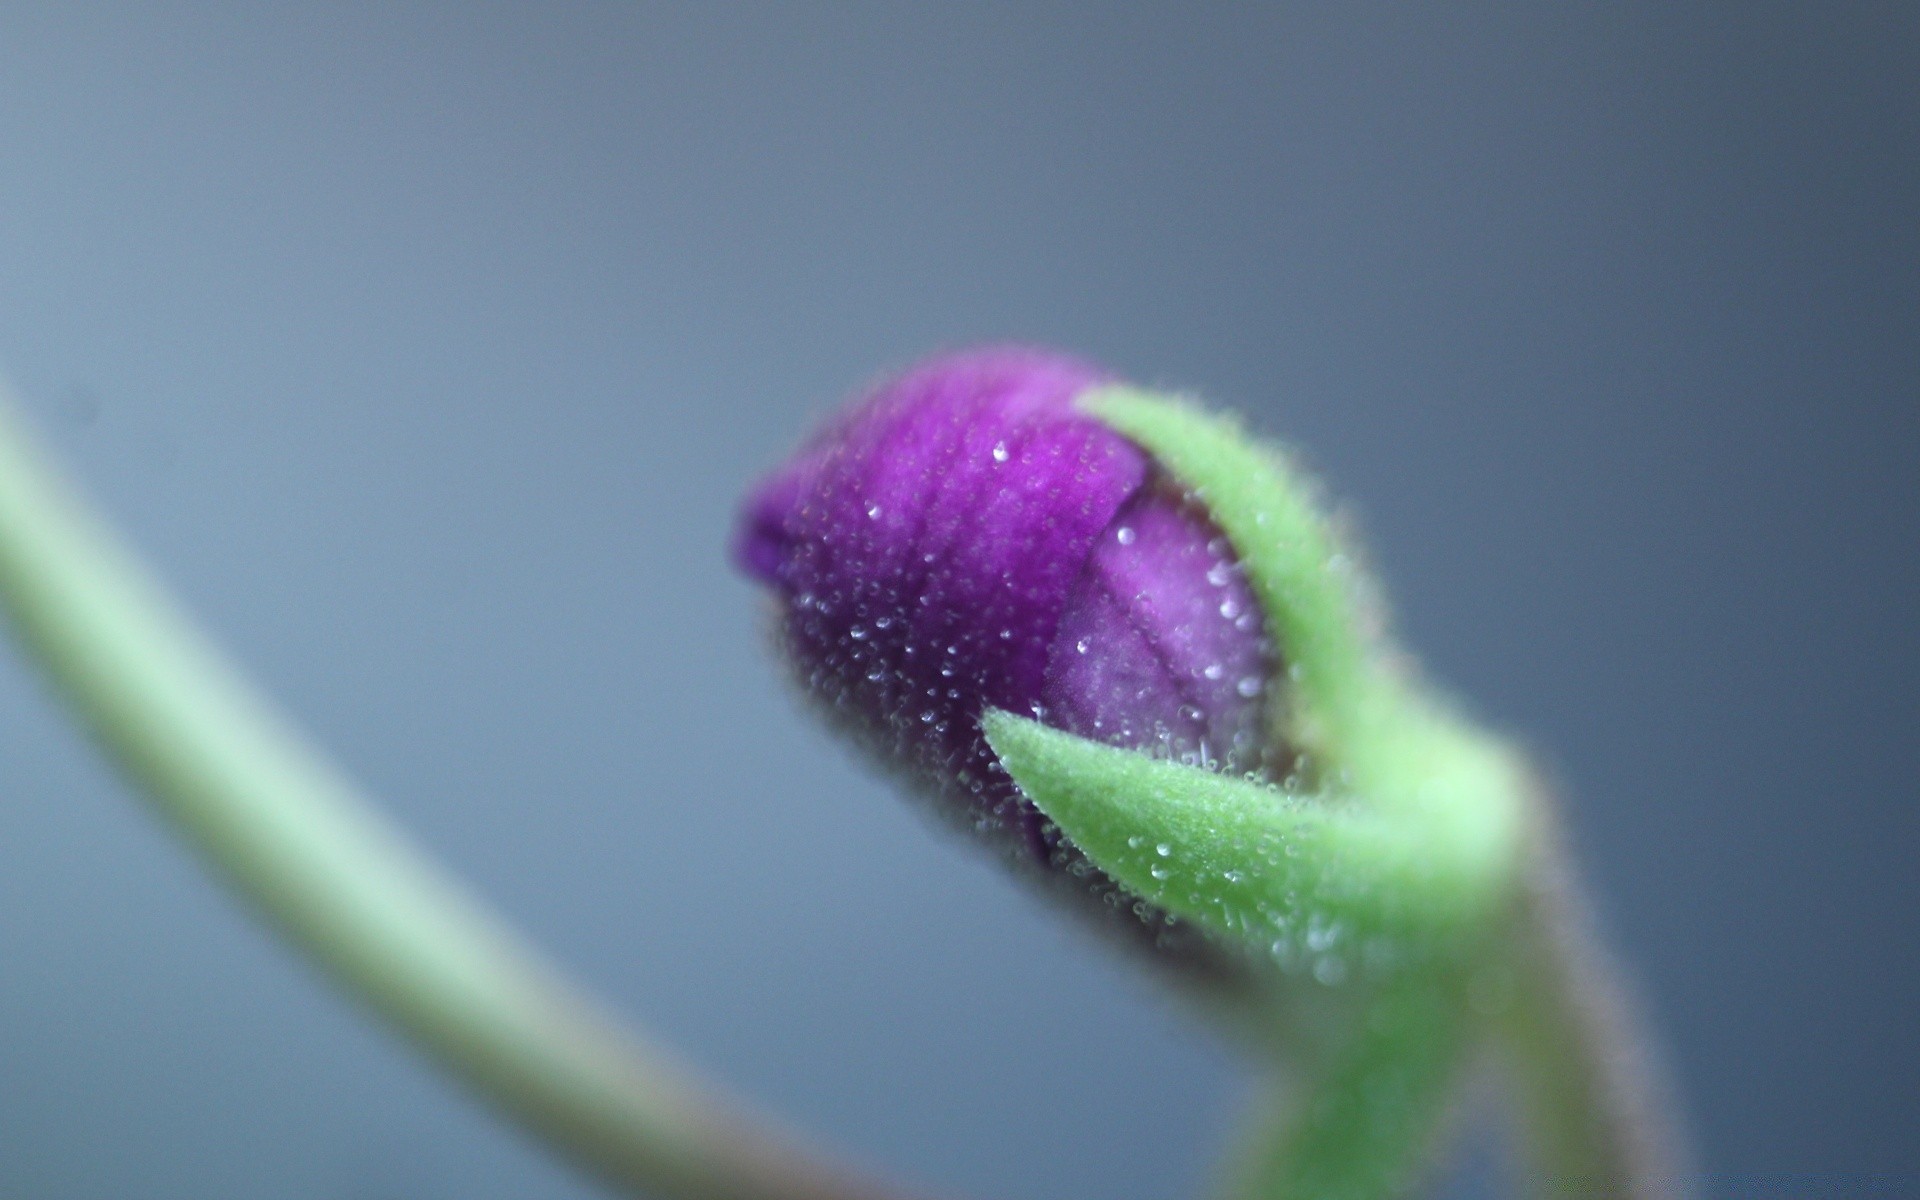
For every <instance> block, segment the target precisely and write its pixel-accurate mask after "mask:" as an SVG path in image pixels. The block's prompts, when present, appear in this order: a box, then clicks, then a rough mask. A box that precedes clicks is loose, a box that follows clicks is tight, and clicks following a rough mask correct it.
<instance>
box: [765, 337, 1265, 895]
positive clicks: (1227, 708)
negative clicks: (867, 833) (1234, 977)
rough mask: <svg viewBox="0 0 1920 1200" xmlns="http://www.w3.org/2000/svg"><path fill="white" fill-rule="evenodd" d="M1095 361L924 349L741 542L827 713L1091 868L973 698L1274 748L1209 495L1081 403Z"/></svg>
mask: <svg viewBox="0 0 1920 1200" xmlns="http://www.w3.org/2000/svg"><path fill="white" fill-rule="evenodd" d="M1108 382H1111V379H1110V377H1109V376H1107V375H1106V374H1105V373H1103V372H1102V371H1100V370H1099V369H1097V368H1095V367H1092V366H1090V365H1088V364H1086V363H1083V362H1079V361H1077V360H1074V359H1071V358H1067V357H1063V356H1061V355H1057V354H1053V353H1048V352H1044V351H1039V350H1031V349H1022V348H1006V347H999V348H989V349H982V350H974V351H969V352H964V353H959V354H954V355H951V356H947V357H942V358H937V359H934V360H932V361H930V362H927V363H925V364H923V365H921V366H920V367H918V368H916V369H914V370H912V371H910V372H909V373H907V374H906V375H904V376H902V377H900V378H898V379H895V380H893V381H891V382H889V383H886V384H884V385H882V386H881V387H880V388H878V389H877V390H876V391H875V392H873V393H872V394H871V395H870V396H868V397H866V398H865V399H864V400H862V401H860V402H858V403H856V404H855V405H853V406H852V407H851V408H850V409H849V410H847V411H846V412H844V413H842V414H840V415H839V416H838V417H836V418H835V419H834V420H832V421H831V422H830V423H829V424H828V425H827V426H826V427H825V429H823V430H822V431H821V432H820V433H819V434H818V435H816V437H815V438H814V439H813V440H812V441H811V442H809V443H808V444H807V445H806V446H804V447H803V448H802V449H801V450H800V452H799V453H798V454H797V455H796V456H795V457H794V458H793V459H792V460H791V461H790V462H788V463H787V464H786V465H785V466H783V467H781V468H780V469H779V470H778V471H776V472H775V473H774V474H773V475H772V476H771V477H770V478H769V479H767V480H766V481H765V482H763V483H762V484H761V485H760V487H759V488H758V489H757V490H756V491H755V492H754V493H753V495H752V496H751V498H750V499H749V501H748V503H747V505H746V508H745V512H744V515H743V520H742V524H741V528H740V532H739V535H738V539H737V542H736V545H735V550H734V553H735V558H736V560H737V562H738V563H739V565H740V566H741V568H742V569H743V570H745V571H746V572H747V573H748V574H749V575H751V576H753V577H754V578H755V579H757V580H758V581H760V582H761V583H763V584H765V585H766V586H767V587H768V588H769V589H770V590H771V592H772V593H773V595H774V598H775V600H776V601H777V607H778V617H779V631H780V638H781V641H782V643H783V646H784V650H785V653H786V655H787V656H788V658H789V660H790V661H791V663H792V665H793V667H794V669H795V671H796V673H797V675H798V677H799V679H800V680H801V682H802V684H803V686H804V688H805V690H806V692H807V693H808V694H809V695H810V696H811V697H813V698H814V699H815V700H816V701H818V702H819V703H820V704H821V705H822V706H823V707H824V708H825V710H826V711H827V712H828V714H829V715H830V717H831V718H832V719H833V720H834V722H835V723H836V724H837V725H839V726H840V727H842V728H843V729H845V730H847V731H848V732H850V733H851V734H852V735H854V737H855V738H856V739H857V740H858V741H860V742H861V743H862V744H863V745H864V746H866V747H867V748H868V749H869V750H871V751H872V752H874V753H875V754H876V755H878V756H879V757H880V758H881V759H882V760H883V761H884V762H886V763H887V764H889V765H891V766H893V767H896V768H898V769H901V770H903V771H905V772H906V773H907V775H908V776H909V777H910V778H911V780H912V781H913V782H914V783H916V784H917V785H919V786H920V787H921V788H922V789H923V790H927V791H930V792H931V793H933V795H934V796H935V798H936V801H937V806H938V807H939V808H940V809H941V811H942V812H943V813H944V814H946V815H948V816H950V817H954V818H958V819H960V820H962V821H964V822H967V823H969V824H971V825H973V826H974V827H976V828H977V829H979V830H980V831H981V832H983V833H986V834H988V835H990V836H991V837H993V838H995V839H997V840H999V841H1001V842H1002V844H1005V845H1008V846H1011V847H1013V848H1015V850H1016V852H1019V853H1022V854H1023V855H1024V856H1030V859H1031V860H1032V861H1035V862H1037V863H1039V864H1041V865H1042V866H1044V867H1047V868H1049V869H1051V870H1054V871H1061V870H1068V869H1071V870H1073V871H1075V872H1076V873H1077V874H1078V875H1080V876H1082V877H1084V876H1086V875H1088V874H1095V875H1097V873H1094V872H1090V870H1089V869H1088V868H1087V867H1086V866H1085V864H1084V863H1080V862H1078V861H1077V860H1076V859H1075V857H1074V856H1073V854H1072V852H1071V850H1070V849H1063V848H1062V847H1061V846H1060V844H1059V838H1058V835H1057V833H1055V832H1054V831H1053V830H1052V827H1051V825H1050V824H1049V823H1048V822H1046V821H1045V819H1044V818H1043V817H1041V816H1040V814H1039V813H1038V811H1037V810H1036V809H1034V808H1033V807H1032V805H1030V804H1029V803H1027V802H1026V801H1025V800H1024V799H1023V798H1022V797H1021V796H1020V794H1019V792H1018V790H1017V789H1016V788H1015V787H1014V785H1013V783H1012V781H1011V779H1010V778H1009V777H1008V776H1007V775H1006V773H1005V772H1004V771H1002V770H1001V769H1000V768H999V765H998V763H997V762H996V761H995V760H994V756H993V754H992V751H991V750H990V749H989V748H988V746H987V744H986V741H985V740H984V738H983V737H982V734H981V731H980V717H981V715H982V713H983V712H984V711H985V710H987V709H989V708H998V709H1004V710H1007V711H1010V712H1015V713H1020V714H1023V715H1033V716H1035V717H1037V718H1038V719H1040V720H1041V721H1043V722H1045V723H1047V724H1049V725H1053V726H1055V727H1057V728H1059V729H1062V730H1065V731H1067V732H1070V733H1074V734H1077V735H1079V736H1082V737H1085V738H1089V739H1093V740H1096V741H1101V742H1106V743H1109V744H1113V745H1118V746H1124V747H1129V748H1139V749H1145V750H1148V751H1150V752H1151V753H1154V754H1157V755H1164V756H1167V757H1171V758H1174V759H1177V760H1181V761H1185V762H1188V763H1192V764H1196V765H1203V766H1207V767H1210V768H1214V769H1218V770H1225V771H1234V772H1247V771H1253V770H1258V769H1260V768H1262V767H1263V766H1264V765H1266V760H1267V756H1268V754H1269V752H1270V747H1269V746H1268V745H1267V744H1266V736H1267V735H1266V730H1267V729H1268V727H1269V725H1270V722H1269V721H1268V720H1267V701H1268V695H1267V685H1268V681H1269V680H1270V679H1271V678H1272V677H1273V673H1274V667H1275V663H1274V655H1273V651H1272V648H1271V646H1270V645H1269V643H1268V640H1267V637H1266V632H1265V630H1264V628H1263V621H1262V616H1261V613H1260V611H1259V608H1258V604H1257V602H1256V601H1255V599H1254V596H1253V593H1252V591H1251V589H1250V588H1249V587H1248V585H1247V582H1246V580H1245V579H1244V578H1243V576H1242V573H1241V570H1240V568H1239V566H1238V564H1237V562H1236V559H1235V556H1234V553H1233V550H1232V548H1231V547H1230V546H1229V545H1228V543H1227V541H1226V539H1225V538H1224V537H1222V536H1221V534H1220V533H1219V531H1218V530H1217V529H1215V528H1214V526H1213V524H1212V523H1211V522H1210V521H1209V520H1208V517H1207V514H1206V512H1205V511H1204V509H1203V508H1202V507H1201V506H1199V505H1198V504H1197V503H1196V502H1195V501H1193V500H1192V499H1190V498H1188V497H1186V496H1184V495H1183V493H1182V491H1181V490H1180V488H1179V487H1178V486H1177V485H1176V484H1175V483H1173V481H1171V480H1170V479H1168V478H1167V477H1166V476H1165V475H1164V473H1162V472H1161V471H1160V470H1159V469H1158V468H1156V466H1155V464H1154V463H1153V462H1152V460H1151V459H1150V458H1149V457H1148V456H1147V455H1146V454H1145V453H1144V452H1143V451H1142V450H1141V449H1140V448H1139V447H1138V446H1136V445H1134V444H1133V443H1132V442H1129V441H1128V440H1126V439H1125V438H1123V437H1121V436H1120V435H1119V434H1117V433H1115V432H1113V431H1112V430H1110V429H1108V428H1107V427H1106V426H1104V425H1102V424H1101V423H1100V422H1098V421H1097V420H1095V419H1093V418H1092V417H1090V416H1088V415H1086V414H1084V413H1082V412H1080V411H1079V410H1077V409H1076V408H1075V407H1074V399H1075V397H1076V396H1078V395H1080V394H1081V393H1082V392H1084V391H1085V390H1086V389H1088V388H1089V387H1093V386H1096V385H1099V384H1103V383H1108ZM1093 890H1095V891H1099V890H1101V889H1100V888H1099V886H1097V885H1096V886H1095V887H1094V888H1093ZM1106 890H1107V891H1108V892H1110V891H1111V888H1107V889H1106Z"/></svg>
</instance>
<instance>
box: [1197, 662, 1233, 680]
mask: <svg viewBox="0 0 1920 1200" xmlns="http://www.w3.org/2000/svg"><path fill="white" fill-rule="evenodd" d="M1200 673H1201V674H1202V675H1205V676H1206V677H1207V678H1208V679H1218V678H1220V677H1221V676H1222V675H1225V674H1226V673H1227V669H1226V668H1225V667H1223V666H1221V665H1220V664H1219V663H1208V664H1207V665H1206V667H1205V668H1203V669H1202V670H1201V672H1200Z"/></svg>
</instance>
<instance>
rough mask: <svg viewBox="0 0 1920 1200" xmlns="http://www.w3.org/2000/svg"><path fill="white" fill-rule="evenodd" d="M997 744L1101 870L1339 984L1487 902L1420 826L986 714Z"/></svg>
mask: <svg viewBox="0 0 1920 1200" xmlns="http://www.w3.org/2000/svg"><path fill="white" fill-rule="evenodd" d="M981 727H982V729H983V730H984V731H985V733H986V737H987V741H988V744H989V745H991V746H992V747H993V751H994V753H995V754H996V755H997V756H998V757H999V759H1000V762H1001V765H1002V766H1004V767H1005V768H1006V770H1007V772H1008V774H1010V775H1011V776H1012V777H1013V780H1014V782H1015V783H1016V784H1018V785H1019V787H1020V790H1021V791H1022V792H1023V793H1025V794H1026V796H1027V798H1028V799H1030V800H1032V801H1033V803H1034V804H1035V805H1036V806H1038V807H1039V809H1040V811H1041V812H1043V813H1044V814H1046V816H1047V818H1048V819H1049V820H1051V821H1053V822H1054V823H1055V824H1057V825H1058V826H1059V827H1060V829H1061V830H1062V831H1063V832H1064V833H1065V834H1066V835H1067V837H1068V838H1069V839H1071V840H1072V842H1073V844H1074V845H1075V846H1077V847H1078V848H1079V849H1080V850H1081V852H1082V853H1084V854H1085V855H1086V856H1087V858H1088V859H1089V860H1090V861H1092V863H1093V864H1094V865H1095V866H1096V867H1098V868H1100V870H1102V871H1104V872H1105V873H1106V874H1108V875H1109V876H1111V877H1112V878H1113V879H1114V880H1116V881H1117V882H1119V883H1120V884H1121V885H1122V886H1123V887H1125V888H1126V889H1127V890H1128V891H1130V892H1133V893H1134V894H1135V895H1138V896H1140V897H1142V898H1144V899H1146V900H1148V901H1150V902H1151V903H1153V904H1154V905H1156V906H1157V907H1159V908H1161V909H1164V910H1165V911H1167V912H1168V913H1171V914H1173V915H1175V916H1178V917H1183V918H1186V919H1188V920H1191V921H1194V922H1196V923H1198V924H1199V925H1200V926H1201V927H1203V928H1205V929H1207V930H1209V931H1210V932H1212V933H1214V934H1215V935H1217V936H1219V937H1221V938H1224V939H1227V940H1229V941H1232V942H1236V943H1239V944H1241V945H1244V946H1248V947H1250V948H1255V949H1258V950H1259V951H1261V952H1264V953H1266V954H1270V955H1271V956H1272V957H1273V959H1274V960H1275V961H1276V962H1277V963H1278V964H1279V965H1280V966H1281V967H1283V968H1287V969H1298V970H1306V971H1311V972H1313V973H1314V974H1315V976H1316V977H1318V978H1319V979H1320V980H1321V981H1322V982H1326V983H1335V982H1340V981H1342V980H1345V979H1347V978H1349V977H1357V976H1360V975H1363V974H1369V975H1377V974H1379V973H1381V972H1382V971H1383V970H1386V969H1389V968H1393V967H1397V966H1400V965H1404V964H1405V963H1406V962H1407V961H1409V960H1410V959H1414V958H1426V957H1430V956H1431V955H1432V953H1433V952H1434V951H1435V950H1437V949H1439V948H1442V947H1444V946H1446V945H1450V944H1451V943H1452V942H1453V940H1454V939H1455V938H1456V937H1457V936H1459V935H1461V934H1464V933H1468V932H1470V931H1471V930H1472V929H1474V928H1475V927H1476V926H1477V924H1478V922H1479V919H1480V917H1481V916H1482V914H1483V911H1484V909H1483V905H1484V900H1485V896H1484V893H1483V891H1482V889H1481V888H1479V887H1478V886H1477V884H1476V881H1475V880H1472V879H1462V878H1459V877H1458V876H1457V875H1456V874H1455V868H1456V867H1457V866H1458V865H1459V864H1458V863H1457V862H1456V861H1454V860H1452V859H1450V858H1449V857H1448V856H1446V855H1435V854H1434V853H1433V852H1432V851H1433V847H1432V844H1431V840H1430V839H1429V838H1428V837H1426V836H1425V835H1424V830H1423V828H1422V827H1421V824H1420V823H1417V822H1409V821H1406V820H1403V819H1399V818H1397V817H1389V816H1386V815H1383V814H1380V813H1376V812H1372V811H1368V810H1367V809H1365V808H1363V807H1359V806H1356V805H1352V804H1341V803H1326V802H1322V801H1320V800H1317V799H1313V798H1304V797H1300V796H1294V795H1289V794H1288V793H1286V792H1283V791H1280V790H1279V789H1277V788H1275V787H1272V786H1270V785H1268V784H1264V783H1260V782H1256V781H1252V780H1246V779H1240V778H1237V777H1234V776H1230V775H1221V774H1217V773H1215V772H1212V771H1208V770H1205V769H1202V768H1199V767H1189V766H1184V765H1181V764H1179V763H1174V762H1169V761H1167V760H1164V759H1155V758H1152V757H1149V756H1148V755H1146V754H1144V753H1141V752H1138V751H1134V750H1123V749H1118V748H1116V747H1112V746H1107V745H1102V744H1101V743H1099V742H1093V741H1089V740H1087V739H1085V738H1080V737H1076V736H1074V735H1072V734H1069V733H1063V732H1061V731H1059V730H1056V729H1051V728H1048V727H1047V726H1045V725H1041V724H1039V723H1038V722H1036V721H1032V720H1029V719H1027V718H1025V717H1019V716H1015V715H1014V714H1012V713H1008V712H1002V711H991V712H989V713H987V715H986V716H985V717H984V718H983V720H982V722H981Z"/></svg>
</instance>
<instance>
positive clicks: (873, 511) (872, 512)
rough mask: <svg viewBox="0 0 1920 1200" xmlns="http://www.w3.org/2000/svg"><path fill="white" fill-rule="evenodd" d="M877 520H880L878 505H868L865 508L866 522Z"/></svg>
mask: <svg viewBox="0 0 1920 1200" xmlns="http://www.w3.org/2000/svg"><path fill="white" fill-rule="evenodd" d="M879 519H880V506H879V505H878V504H870V505H868V506H867V520H869V521H878V520H879Z"/></svg>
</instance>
